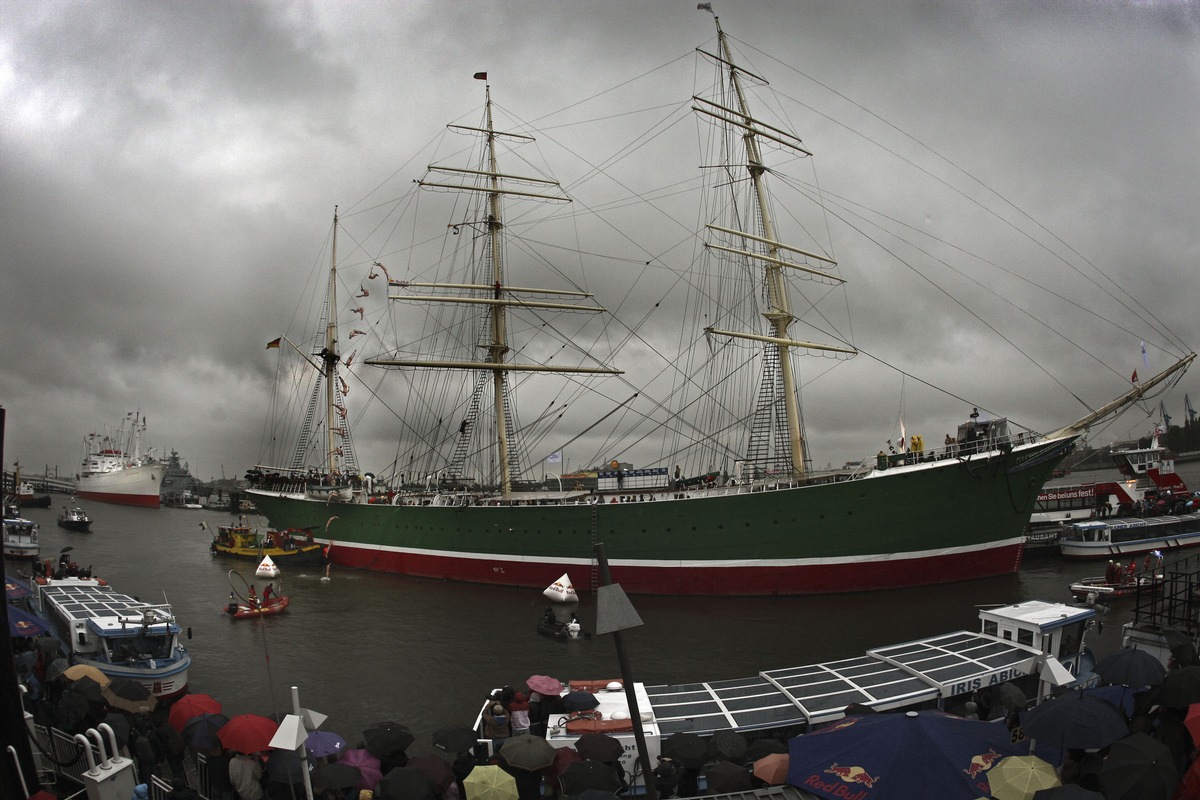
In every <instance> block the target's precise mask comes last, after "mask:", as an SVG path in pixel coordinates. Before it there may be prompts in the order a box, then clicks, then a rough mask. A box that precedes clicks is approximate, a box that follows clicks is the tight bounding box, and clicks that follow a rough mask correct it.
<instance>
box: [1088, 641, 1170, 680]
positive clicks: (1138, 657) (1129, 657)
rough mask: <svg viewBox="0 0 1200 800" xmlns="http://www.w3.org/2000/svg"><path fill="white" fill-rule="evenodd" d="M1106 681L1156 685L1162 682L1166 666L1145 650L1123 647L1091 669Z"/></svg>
mask: <svg viewBox="0 0 1200 800" xmlns="http://www.w3.org/2000/svg"><path fill="white" fill-rule="evenodd" d="M1093 671H1094V672H1095V673H1096V674H1097V675H1099V676H1100V677H1101V678H1102V679H1103V680H1104V681H1106V682H1107V683H1112V684H1115V685H1117V686H1134V687H1138V686H1158V685H1159V684H1161V683H1162V682H1163V676H1164V675H1166V672H1167V670H1166V668H1165V667H1163V665H1162V662H1161V661H1159V660H1158V659H1157V658H1155V657H1154V656H1152V655H1150V654H1149V653H1148V652H1146V651H1145V650H1136V649H1134V648H1132V647H1123V648H1121V649H1120V650H1118V651H1116V652H1115V653H1109V654H1108V655H1106V656H1105V657H1104V658H1102V659H1100V661H1099V662H1098V663H1097V664H1096V667H1095V669H1094V670H1093Z"/></svg>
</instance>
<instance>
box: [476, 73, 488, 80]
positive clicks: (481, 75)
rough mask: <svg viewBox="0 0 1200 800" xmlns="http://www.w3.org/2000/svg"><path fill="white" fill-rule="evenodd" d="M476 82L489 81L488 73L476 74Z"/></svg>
mask: <svg viewBox="0 0 1200 800" xmlns="http://www.w3.org/2000/svg"><path fill="white" fill-rule="evenodd" d="M475 80H477V81H486V80H487V73H486V72H476V73H475Z"/></svg>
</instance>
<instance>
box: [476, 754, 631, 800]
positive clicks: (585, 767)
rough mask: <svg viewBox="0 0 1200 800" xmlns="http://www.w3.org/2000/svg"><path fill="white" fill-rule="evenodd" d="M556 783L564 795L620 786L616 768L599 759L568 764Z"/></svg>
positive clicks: (615, 788)
mask: <svg viewBox="0 0 1200 800" xmlns="http://www.w3.org/2000/svg"><path fill="white" fill-rule="evenodd" d="M505 747H508V745H505ZM502 752H503V751H502ZM558 783H559V785H560V786H561V787H562V793H563V794H566V795H577V794H583V793H584V792H586V791H587V790H588V789H599V790H600V791H602V792H615V791H617V790H618V789H620V788H621V781H620V780H619V779H618V778H617V773H616V770H614V769H613V767H612V765H611V764H604V763H602V762H600V761H577V762H575V763H574V764H568V765H567V768H566V769H564V770H563V771H562V774H561V775H559V776H558ZM468 795H469V793H468Z"/></svg>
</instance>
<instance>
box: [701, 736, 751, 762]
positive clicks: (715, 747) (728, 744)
mask: <svg viewBox="0 0 1200 800" xmlns="http://www.w3.org/2000/svg"><path fill="white" fill-rule="evenodd" d="M749 746H750V743H749V742H747V741H746V737H745V736H743V735H742V734H740V733H738V732H737V731H731V730H723V731H717V732H716V733H714V734H713V735H712V736H711V737H709V740H708V752H709V754H710V755H712V756H713V757H714V758H718V759H724V760H725V761H740V760H741V759H742V756H743V755H745V753H746V748H747V747H749Z"/></svg>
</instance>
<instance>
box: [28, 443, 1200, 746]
mask: <svg viewBox="0 0 1200 800" xmlns="http://www.w3.org/2000/svg"><path fill="white" fill-rule="evenodd" d="M1179 472H1180V473H1181V475H1182V477H1183V479H1184V480H1185V481H1186V482H1187V483H1188V485H1189V486H1191V487H1193V488H1195V487H1200V464H1181V465H1179ZM1112 477H1115V472H1113V473H1107V472H1089V473H1081V474H1076V475H1073V476H1070V477H1068V478H1067V479H1065V481H1064V482H1080V481H1084V480H1086V481H1092V480H1105V479H1109V478H1112ZM67 502H69V501H68V499H67V498H66V497H65V496H61V495H56V496H55V504H54V506H52V507H51V508H48V509H28V510H26V511H25V512H24V515H25V516H27V517H28V518H30V519H33V520H34V521H36V522H38V523H39V524H40V526H41V545H42V557H43V558H51V559H56V558H57V555H58V553H59V551H60V550H61V549H62V548H63V547H68V546H69V547H71V548H73V549H72V550H71V552H70V555H71V557H72V558H73V559H74V560H75V561H76V562H78V564H79V565H80V566H81V567H86V566H91V567H92V568H93V570H94V573H95V575H96V576H97V577H101V578H104V579H106V580H107V581H108V582H109V583H110V584H112V585H113V586H114V587H115V588H116V589H117V590H118V591H121V592H124V593H126V594H130V595H134V596H137V597H138V598H140V599H141V600H144V601H146V602H153V603H160V602H164V601H166V602H169V603H171V604H172V606H173V607H174V609H175V612H176V616H177V619H178V622H179V624H180V625H181V626H182V627H183V628H184V630H185V632H190V639H187V640H186V645H187V647H188V649H189V651H190V653H191V655H192V659H193V664H192V669H191V678H190V686H191V690H192V691H196V692H206V693H208V694H211V695H212V696H214V697H215V698H217V699H218V700H220V701H221V702H222V703H223V704H224V708H225V712H226V713H227V714H230V715H233V714H241V713H259V714H270V713H273V712H288V711H290V709H291V697H290V691H291V687H292V686H297V687H298V688H299V694H300V699H301V703H302V705H303V706H304V707H306V708H310V709H313V710H316V711H319V712H321V713H323V714H326V715H328V717H329V719H328V721H327V722H326V723H325V724H324V725H323V726H322V727H323V729H325V730H330V731H334V732H337V733H339V734H341V735H342V736H343V737H344V738H346V739H347V740H348V741H349V742H350V743H351V744H352V745H353V744H354V743H356V742H357V741H358V737H359V736H360V735H361V731H362V730H363V729H364V728H365V727H368V726H369V725H371V724H372V723H375V722H380V721H384V720H394V721H396V722H400V723H402V724H405V725H408V726H409V727H410V728H411V729H412V731H413V733H414V734H415V735H416V737H417V744H415V745H414V746H413V747H412V748H411V749H410V752H411V753H418V752H423V751H425V750H428V749H429V738H430V735H431V734H432V733H433V731H435V730H437V729H438V728H441V727H444V726H446V725H450V724H454V723H469V722H470V720H472V719H473V718H474V716H475V714H476V712H477V711H478V709H479V707H480V705H481V703H482V701H483V699H484V698H485V697H486V696H487V695H488V694H489V693H490V692H491V690H492V689H493V688H496V687H499V686H502V685H504V684H506V683H507V684H512V685H514V686H517V685H519V684H521V683H523V682H524V680H525V679H526V678H528V677H529V676H530V675H534V674H548V675H552V676H554V677H557V678H560V679H562V680H564V681H565V680H568V679H608V678H616V677H619V668H618V665H617V658H616V650H615V647H614V644H613V642H612V637H611V636H597V637H593V638H591V639H580V640H570V641H566V640H560V639H553V638H549V637H546V636H542V635H540V634H539V633H538V632H537V621H538V619H539V618H540V617H541V616H542V613H543V611H544V609H545V607H546V605H547V602H546V600H545V599H544V598H543V597H542V595H541V592H540V590H536V589H527V588H505V587H496V586H481V585H471V584H459V583H448V582H443V581H432V580H420V579H414V578H406V577H402V576H395V575H383V574H378V573H371V572H362V571H354V570H347V569H339V568H338V567H337V566H336V565H335V566H334V567H333V569H332V571H331V576H330V577H331V579H330V580H329V581H322V580H321V579H320V578H321V574H320V571H319V570H318V569H317V568H311V569H308V570H297V571H294V572H295V574H293V571H285V574H284V575H283V576H282V577H283V580H282V587H283V590H284V592H285V593H286V594H288V595H289V596H290V597H291V598H292V602H291V605H290V607H289V608H288V610H287V611H286V612H285V613H284V614H281V615H279V616H276V617H268V618H265V619H248V620H232V619H230V617H229V616H228V615H227V614H225V613H224V607H225V605H226V603H227V602H228V598H229V593H230V589H231V576H230V574H229V572H230V570H237V571H238V572H240V573H241V574H242V575H243V576H245V579H246V580H247V581H249V582H252V583H255V585H256V587H257V588H258V589H259V590H260V591H261V589H262V586H263V583H264V581H263V580H261V579H256V578H255V577H254V575H253V573H254V569H255V566H256V564H255V563H253V562H250V561H238V560H234V559H230V558H227V557H218V556H214V555H212V554H211V553H210V550H209V543H210V541H211V540H212V536H211V534H210V533H209V531H208V530H206V529H205V528H204V527H203V526H202V524H201V523H202V522H206V523H207V524H208V526H209V527H211V528H213V529H215V528H216V526H217V525H219V524H231V523H232V522H235V521H236V518H235V517H233V516H231V515H229V514H227V513H225V512H216V511H204V510H190V509H174V508H162V509H157V510H152V509H140V508H126V507H121V506H109V505H103V504H99V503H92V504H86V506H85V507H86V508H87V510H88V511H89V512H90V514H91V516H92V518H93V520H94V522H93V525H92V531H91V532H90V533H72V532H69V531H65V530H63V529H61V528H58V527H57V526H56V525H55V517H56V516H57V514H58V512H59V510H60V507H61V506H62V505H63V504H65V503H67ZM930 513H949V509H945V510H938V509H931V511H930ZM250 523H251V524H257V525H261V526H262V527H264V528H265V526H266V521H265V520H259V519H256V518H255V517H253V516H251V517H250ZM6 567H7V568H8V569H9V571H10V572H11V571H12V569H13V564H12V563H11V562H7V563H6ZM285 569H286V568H285ZM1103 571H1104V562H1103V561H1101V562H1094V561H1088V562H1078V561H1077V562H1068V561H1064V560H1063V559H1062V558H1061V557H1059V556H1057V555H1041V556H1038V557H1036V558H1028V559H1026V561H1025V563H1024V564H1023V566H1022V568H1021V570H1020V572H1019V573H1017V574H1014V575H1007V576H1002V577H997V578H991V579H986V580H979V581H973V582H969V583H957V584H946V585H936V586H928V587H923V588H916V589H905V590H900V591H889V592H880V593H857V594H844V595H832V596H813V597H786V598H776V597H767V598H693V597H689V598H673V597H661V596H649V595H638V596H633V597H631V601H632V603H633V606H634V608H635V609H636V610H637V612H638V614H639V616H640V617H641V619H642V621H643V623H644V624H643V625H642V626H641V627H639V628H636V629H633V630H630V631H627V632H626V633H625V634H624V638H625V646H626V651H627V653H628V656H629V661H630V665H631V669H632V672H633V676H634V678H635V679H636V680H639V681H644V682H646V683H672V682H692V681H703V680H718V679H723V678H737V677H744V676H748V675H753V674H755V673H757V672H758V671H760V670H764V669H775V668H781V667H788V666H796V665H802V664H811V663H816V662H821V661H830V660H835V659H838V658H847V657H851V656H856V655H861V654H862V652H863V651H865V650H866V649H868V648H871V647H876V646H880V645H886V644H896V643H900V642H904V641H908V640H912V639H917V638H921V637H925V636H930V635H935V634H939V633H945V632H948V631H952V630H958V629H962V628H966V629H968V630H976V629H977V628H978V626H979V623H978V618H977V613H978V607H979V606H983V605H993V604H1006V603H1012V602H1017V601H1021V600H1030V599H1039V600H1049V601H1063V602H1070V599H1071V598H1070V593H1069V591H1068V588H1067V587H1068V586H1069V584H1070V583H1071V582H1072V581H1074V580H1077V579H1079V578H1081V577H1084V576H1088V575H1095V574H1101V573H1103ZM557 577H558V576H557V575H553V576H548V578H547V583H549V582H550V581H551V580H553V579H554V578H557ZM570 577H571V579H572V581H573V582H574V583H575V584H576V585H577V587H580V588H586V587H587V586H588V585H589V583H590V581H591V574H590V573H587V574H584V573H582V572H581V573H579V574H572V575H571V576H570ZM618 580H619V576H618ZM232 584H233V586H234V587H236V588H237V589H238V590H239V591H244V589H243V588H242V586H243V585H242V583H241V581H240V580H238V579H237V578H233V579H232ZM277 585H279V583H278V582H277ZM582 594H583V600H582V604H581V608H580V619H581V620H583V621H584V622H585V627H586V626H587V621H588V619H589V617H590V616H591V615H590V614H589V611H590V610H591V609H590V608H589V607H590V605H591V603H592V598H591V596H590V594H588V593H586V592H583V593H582ZM1131 604H1132V600H1118V601H1115V603H1114V605H1113V607H1112V609H1111V610H1110V611H1109V613H1108V614H1107V616H1106V618H1105V622H1104V626H1103V632H1102V633H1100V634H1099V635H1097V634H1096V633H1094V632H1093V633H1092V634H1091V638H1090V639H1089V644H1090V645H1091V646H1092V648H1093V649H1094V650H1095V651H1096V652H1097V653H1098V654H1101V655H1102V654H1104V653H1107V652H1109V651H1111V650H1114V649H1116V648H1118V647H1120V637H1121V633H1120V628H1121V625H1122V624H1123V623H1124V622H1125V621H1126V620H1127V619H1128V618H1129V614H1130V606H1131Z"/></svg>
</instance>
